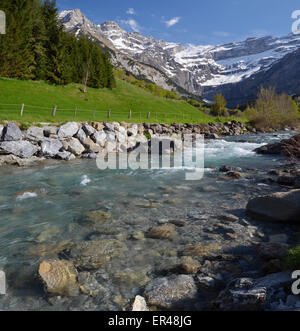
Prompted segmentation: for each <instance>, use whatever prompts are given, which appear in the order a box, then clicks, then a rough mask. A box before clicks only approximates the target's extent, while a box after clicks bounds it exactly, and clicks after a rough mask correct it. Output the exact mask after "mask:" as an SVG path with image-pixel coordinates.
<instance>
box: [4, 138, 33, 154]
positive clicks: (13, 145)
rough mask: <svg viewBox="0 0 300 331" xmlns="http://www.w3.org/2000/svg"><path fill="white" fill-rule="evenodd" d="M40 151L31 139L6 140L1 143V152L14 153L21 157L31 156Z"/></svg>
mask: <svg viewBox="0 0 300 331" xmlns="http://www.w3.org/2000/svg"><path fill="white" fill-rule="evenodd" d="M37 151H38V149H37V147H36V146H34V145H33V144H31V143H30V142H29V141H22V140H20V141H4V142H1V143H0V153H1V154H13V155H15V156H18V157H20V158H30V157H32V156H33V155H34V154H35V153H36V152H37Z"/></svg>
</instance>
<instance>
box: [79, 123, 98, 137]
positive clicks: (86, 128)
mask: <svg viewBox="0 0 300 331" xmlns="http://www.w3.org/2000/svg"><path fill="white" fill-rule="evenodd" d="M82 129H83V131H84V132H85V134H86V135H87V136H91V135H92V134H94V133H95V132H96V129H94V128H93V127H92V126H90V125H88V124H84V125H83V126H82Z"/></svg>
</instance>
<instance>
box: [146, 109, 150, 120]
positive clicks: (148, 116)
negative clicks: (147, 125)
mask: <svg viewBox="0 0 300 331" xmlns="http://www.w3.org/2000/svg"><path fill="white" fill-rule="evenodd" d="M150 116H151V113H150V111H149V112H148V115H147V118H148V120H149V119H150Z"/></svg>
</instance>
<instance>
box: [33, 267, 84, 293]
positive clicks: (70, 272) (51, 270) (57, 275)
mask: <svg viewBox="0 0 300 331" xmlns="http://www.w3.org/2000/svg"><path fill="white" fill-rule="evenodd" d="M38 273H39V276H40V278H41V279H42V281H43V283H44V286H45V291H46V292H47V293H49V294H56V295H63V296H76V295H78V292H79V286H78V283H77V270H76V269H75V267H74V265H73V263H72V262H70V261H66V260H47V261H43V262H42V263H41V264H40V267H39V271H38Z"/></svg>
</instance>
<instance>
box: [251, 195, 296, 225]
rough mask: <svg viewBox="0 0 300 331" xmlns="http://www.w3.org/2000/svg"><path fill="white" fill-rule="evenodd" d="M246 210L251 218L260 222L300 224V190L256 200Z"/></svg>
mask: <svg viewBox="0 0 300 331" xmlns="http://www.w3.org/2000/svg"><path fill="white" fill-rule="evenodd" d="M246 210H247V214H248V215H249V216H250V217H252V218H254V219H256V220H259V221H275V222H300V190H292V191H289V192H279V193H274V194H271V195H267V196H264V197H257V198H254V199H252V200H250V201H249V203H248V205H247V207H246Z"/></svg>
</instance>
